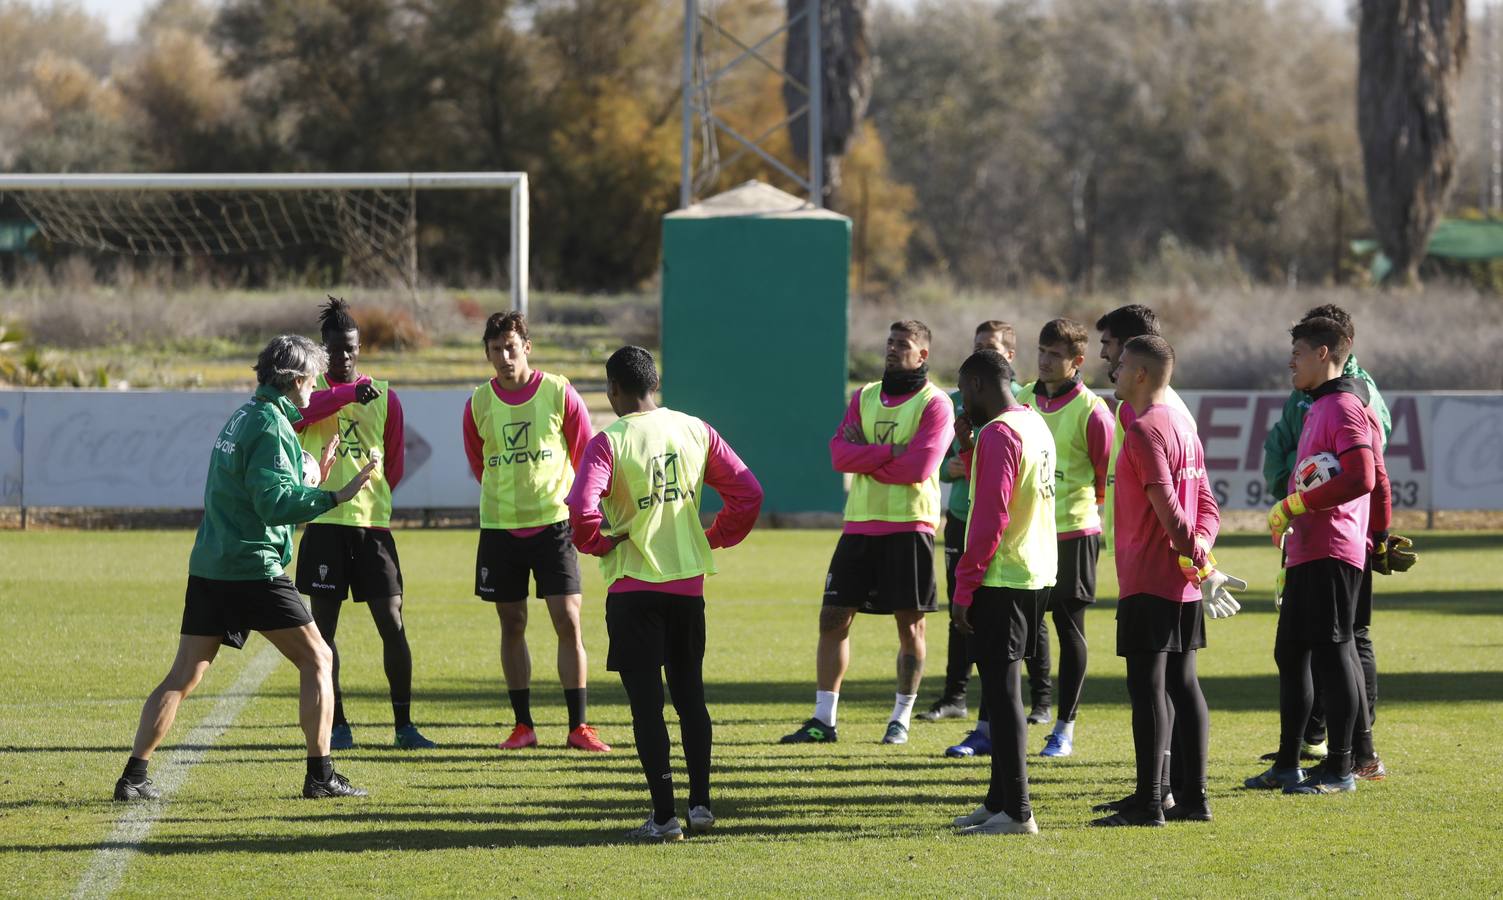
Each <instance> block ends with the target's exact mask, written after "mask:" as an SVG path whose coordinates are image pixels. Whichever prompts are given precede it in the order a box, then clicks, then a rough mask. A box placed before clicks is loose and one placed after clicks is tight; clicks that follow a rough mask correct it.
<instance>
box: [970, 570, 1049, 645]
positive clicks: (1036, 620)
mask: <svg viewBox="0 0 1503 900" xmlns="http://www.w3.org/2000/svg"><path fill="white" fill-rule="evenodd" d="M1049 591H1050V589H1049V588H1039V589H1038V590H1034V591H1024V590H1019V589H1017V588H1004V587H979V588H977V589H976V594H975V599H974V600H973V601H972V603H971V608H970V610H969V612H968V613H967V615H968V617H969V620H970V623H971V630H972V633H971V634H969V635H967V636H966V651H967V652H968V653H969V654H970V657H971V659H972V660H976V661H980V660H982V659H987V660H998V661H1001V662H1012V661H1013V660H1018V659H1026V658H1028V657H1030V656H1033V655H1035V654H1036V653H1037V652H1038V645H1039V636H1040V634H1041V632H1042V631H1043V622H1044V610H1045V608H1046V607H1047V606H1048V605H1049Z"/></svg>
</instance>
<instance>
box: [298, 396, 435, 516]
mask: <svg viewBox="0 0 1503 900" xmlns="http://www.w3.org/2000/svg"><path fill="white" fill-rule="evenodd" d="M370 380H371V379H370V376H369V375H362V376H360V377H359V378H357V379H355V380H354V381H351V382H346V383H344V384H331V385H329V387H328V388H327V389H326V390H322V391H314V392H313V395H312V397H310V398H309V400H308V405H307V406H306V407H304V408H303V409H300V410H298V412H300V413H302V415H303V418H302V421H299V422H296V423H294V424H293V426H292V428H293V430H294V431H296V432H298V433H299V434H301V433H302V432H303V431H304V430H305V429H306V428H307V427H308V426H309V425H312V424H313V423H314V422H320V421H322V420H324V419H327V418H328V417H330V416H332V415H335V414H336V413H338V412H339V411H340V410H341V409H344V408H345V407H346V406H349V405H350V404H351V403H355V402H357V401H356V400H355V389H356V388H358V387H359V386H360V385H362V384H369V383H370ZM381 444H382V449H383V450H384V451H385V452H384V455H383V456H382V457H381V471H382V473H383V474H384V476H385V478H386V483H387V484H389V485H390V486H391V489H392V490H396V489H397V484H398V483H400V482H401V480H402V476H403V475H405V474H406V471H407V428H406V422H405V420H404V418H403V415H402V401H400V400H398V399H397V392H396V391H394V390H391V389H390V388H387V390H386V426H385V428H384V429H383V430H382V433H381Z"/></svg>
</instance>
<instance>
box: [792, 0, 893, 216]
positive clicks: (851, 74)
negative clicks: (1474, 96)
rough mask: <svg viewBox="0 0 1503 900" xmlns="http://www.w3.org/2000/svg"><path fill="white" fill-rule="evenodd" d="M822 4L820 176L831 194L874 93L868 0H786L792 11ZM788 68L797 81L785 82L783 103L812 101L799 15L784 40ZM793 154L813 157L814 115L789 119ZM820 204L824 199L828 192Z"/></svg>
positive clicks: (806, 36) (802, 22)
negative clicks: (811, 131) (811, 126)
mask: <svg viewBox="0 0 1503 900" xmlns="http://www.w3.org/2000/svg"><path fill="white" fill-rule="evenodd" d="M811 3H815V4H817V5H818V7H819V10H818V12H819V17H820V26H819V36H820V59H821V68H820V99H821V103H822V110H821V116H820V144H821V146H820V147H818V148H816V149H815V152H817V153H818V154H819V164H820V170H821V173H822V175H821V177H822V180H823V183H824V190H825V193H826V195H827V196H828V195H829V194H832V193H834V192H836V191H838V190H839V189H840V159H841V157H843V156H844V155H845V152H846V149H847V148H848V146H849V145H850V142H851V140H852V139H853V138H855V137H856V134H857V131H858V130H859V129H860V127H861V120H862V119H864V118H865V117H866V106H867V102H868V101H869V100H870V99H871V93H872V74H873V73H872V63H871V49H870V46H869V44H868V41H867V35H866V20H867V0H787V10H788V12H787V17H788V20H789V21H790V22H791V21H792V20H793V18H794V17H795V16H798V15H799V14H800V13H804V12H807V11H808V9H809V6H810V4H811ZM783 47H784V51H783V68H784V69H785V70H787V72H788V74H789V75H790V76H791V77H792V79H794V80H796V81H797V82H798V83H797V84H795V83H794V82H793V81H785V82H784V83H783V105H784V106H785V107H786V108H787V110H788V114H789V115H793V114H794V113H795V112H796V111H797V110H798V109H800V108H801V107H803V106H805V105H807V104H809V102H810V100H811V97H810V95H809V92H808V90H807V88H808V85H809V76H810V71H809V29H808V20H807V19H800V20H799V21H798V22H797V23H794V24H793V26H792V27H791V28H790V29H789V30H788V39H787V41H786V42H785V43H784V45H783ZM788 133H789V137H790V138H791V139H792V143H793V152H794V154H795V155H796V156H797V157H798V158H799V159H801V160H803V161H804V162H805V163H807V162H808V161H809V159H810V148H809V116H808V115H801V116H798V117H796V118H794V119H793V120H792V121H791V122H789V123H788ZM820 205H824V201H823V198H821V200H820Z"/></svg>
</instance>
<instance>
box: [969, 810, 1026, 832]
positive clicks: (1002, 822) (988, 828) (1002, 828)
mask: <svg viewBox="0 0 1503 900" xmlns="http://www.w3.org/2000/svg"><path fill="white" fill-rule="evenodd" d="M960 833H961V834H1038V833H1039V823H1038V820H1037V819H1036V818H1034V817H1033V816H1029V817H1028V821H1026V822H1017V821H1014V820H1013V818H1012V817H1011V816H1009V815H1008V814H1007V813H1005V812H999V813H997V814H996V815H995V816H992V817H991V818H989V819H987V820H986V821H985V822H982V823H981V824H980V825H972V826H971V827H969V828H963V829H961V831H960Z"/></svg>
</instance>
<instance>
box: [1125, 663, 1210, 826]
mask: <svg viewBox="0 0 1503 900" xmlns="http://www.w3.org/2000/svg"><path fill="white" fill-rule="evenodd" d="M1127 693H1128V696H1129V697H1131V698H1132V742H1133V750H1134V752H1135V756H1136V758H1137V788H1136V790H1135V795H1136V796H1137V798H1138V800H1139V802H1141V803H1142V804H1143V805H1144V806H1145V807H1146V808H1148V809H1149V810H1150V811H1156V810H1158V809H1160V808H1161V807H1162V805H1163V795H1164V794H1165V793H1166V792H1168V791H1169V790H1170V787H1169V785H1168V784H1167V783H1166V782H1165V777H1166V772H1165V768H1166V767H1165V765H1164V760H1165V754H1167V753H1169V746H1170V742H1171V734H1173V736H1174V740H1173V743H1174V754H1173V758H1174V759H1176V760H1178V761H1179V765H1178V768H1180V769H1181V772H1182V774H1181V775H1180V776H1179V777H1180V779H1181V780H1182V781H1183V782H1185V783H1184V784H1181V785H1176V786H1175V788H1176V790H1175V798H1174V799H1175V800H1176V801H1177V802H1181V803H1183V802H1187V801H1194V800H1196V799H1203V798H1204V797H1205V791H1206V755H1207V751H1208V747H1209V744H1210V737H1211V721H1210V713H1209V712H1208V711H1207V709H1206V698H1205V695H1204V694H1202V693H1201V692H1200V679H1199V678H1198V677H1197V676H1196V673H1195V651H1193V650H1191V651H1190V652H1188V653H1130V654H1128V655H1127ZM1171 701H1172V703H1173V706H1172V707H1171V706H1170V702H1171Z"/></svg>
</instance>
